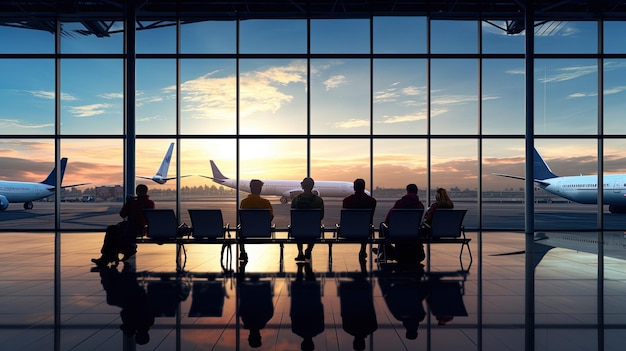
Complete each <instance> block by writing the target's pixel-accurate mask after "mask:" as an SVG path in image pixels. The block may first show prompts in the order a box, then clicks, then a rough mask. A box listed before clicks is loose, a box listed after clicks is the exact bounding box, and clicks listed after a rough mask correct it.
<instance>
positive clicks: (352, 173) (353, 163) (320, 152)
mask: <svg viewBox="0 0 626 351" xmlns="http://www.w3.org/2000/svg"><path fill="white" fill-rule="evenodd" d="M338 150H341V151H340V152H338ZM369 176H370V142H369V140H356V139H316V140H312V141H311V177H312V178H313V179H314V180H315V181H316V182H318V181H340V182H346V186H345V187H342V188H343V189H347V191H346V192H342V193H341V194H339V193H337V195H331V194H328V193H326V194H325V193H324V192H323V191H320V196H321V197H322V198H323V199H324V205H325V207H327V208H328V210H327V211H326V213H325V216H324V220H323V223H324V225H325V226H326V227H328V228H330V227H334V226H335V224H337V223H339V215H340V211H339V210H338V209H339V208H341V206H342V205H343V198H344V197H346V196H348V195H351V194H353V193H354V189H353V188H354V186H353V183H354V180H355V179H357V178H363V179H365V181H366V183H365V186H366V188H367V189H371V183H370V182H368V180H369V178H370V177H369ZM333 205H336V207H335V206H333ZM335 208H337V210H334V211H333V210H331V209H335Z"/></svg>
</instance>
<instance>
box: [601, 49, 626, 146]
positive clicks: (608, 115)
mask: <svg viewBox="0 0 626 351" xmlns="http://www.w3.org/2000/svg"><path fill="white" fill-rule="evenodd" d="M624 79H626V60H623V59H622V60H618V59H607V60H605V61H604V77H603V80H604V82H603V83H604V101H603V102H604V110H603V113H604V133H605V134H626V125H624V111H626V99H624V93H625V92H626V85H624Z"/></svg>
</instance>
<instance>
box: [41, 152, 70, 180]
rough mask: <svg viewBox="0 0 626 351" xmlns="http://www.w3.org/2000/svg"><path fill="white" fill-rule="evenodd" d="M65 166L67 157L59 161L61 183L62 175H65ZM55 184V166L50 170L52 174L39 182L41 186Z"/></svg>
mask: <svg viewBox="0 0 626 351" xmlns="http://www.w3.org/2000/svg"><path fill="white" fill-rule="evenodd" d="M66 166H67V157H63V158H62V159H61V182H62V181H63V175H64V174H65V167H66ZM56 182H57V168H56V166H55V167H54V168H53V169H52V172H50V174H48V177H47V178H46V179H45V180H44V181H43V182H41V183H42V184H46V185H51V186H55V185H56Z"/></svg>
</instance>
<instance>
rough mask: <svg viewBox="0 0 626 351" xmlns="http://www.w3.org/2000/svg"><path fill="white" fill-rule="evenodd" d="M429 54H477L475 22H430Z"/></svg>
mask: <svg viewBox="0 0 626 351" xmlns="http://www.w3.org/2000/svg"><path fill="white" fill-rule="evenodd" d="M430 52H431V53H433V54H474V53H477V52H478V27H477V22H476V21H452V20H449V21H447V20H435V21H431V22H430Z"/></svg>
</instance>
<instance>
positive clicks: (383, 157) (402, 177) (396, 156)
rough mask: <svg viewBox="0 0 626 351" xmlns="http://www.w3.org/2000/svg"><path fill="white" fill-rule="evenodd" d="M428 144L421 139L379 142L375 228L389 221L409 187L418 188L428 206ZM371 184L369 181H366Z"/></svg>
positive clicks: (374, 193) (374, 192)
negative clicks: (393, 210) (390, 214)
mask: <svg viewBox="0 0 626 351" xmlns="http://www.w3.org/2000/svg"><path fill="white" fill-rule="evenodd" d="M426 155H427V151H426V141H425V140H420V139H375V140H374V160H373V167H374V169H373V173H374V179H373V181H372V184H371V186H370V185H369V184H367V186H368V188H371V189H372V196H374V197H375V198H376V201H377V204H376V213H375V215H374V224H376V225H378V224H379V223H380V222H383V221H384V220H385V217H386V216H387V213H388V212H389V210H390V209H391V207H393V205H394V203H395V202H396V200H398V199H400V198H401V197H402V196H404V195H405V194H406V186H407V185H408V184H416V185H417V188H418V196H419V197H420V199H421V201H422V202H423V203H424V205H425V206H426V202H424V201H425V200H426V189H427V188H428V173H427V171H426V170H427V165H426ZM364 179H366V180H367V178H364Z"/></svg>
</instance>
